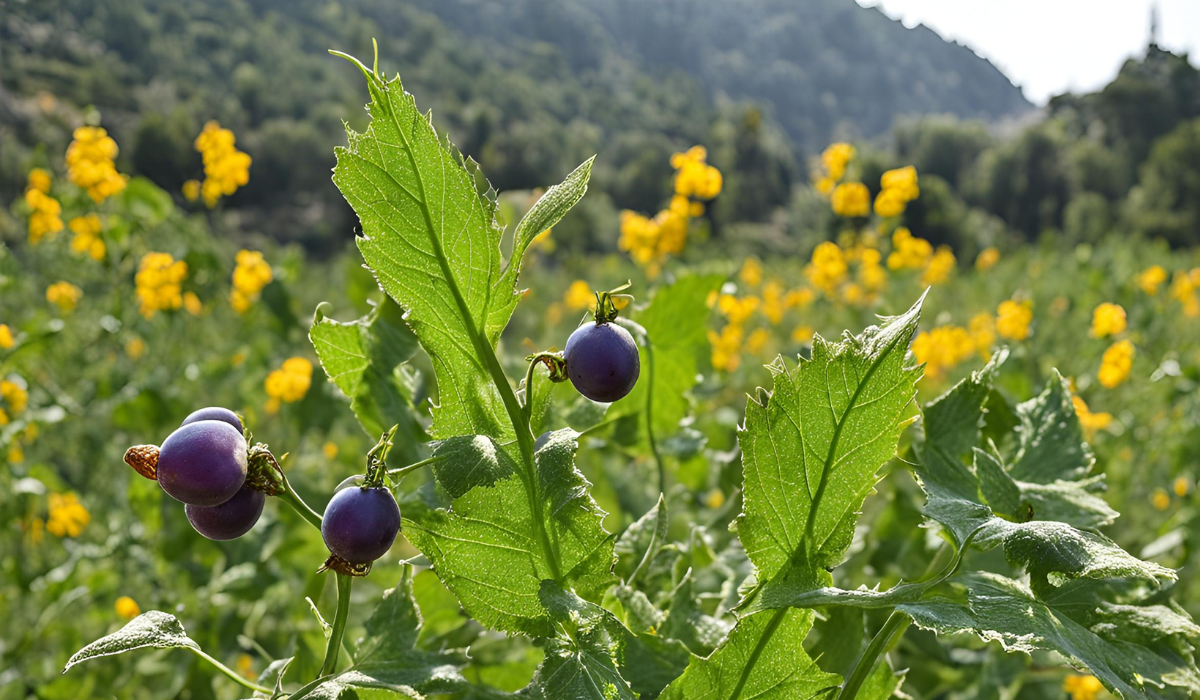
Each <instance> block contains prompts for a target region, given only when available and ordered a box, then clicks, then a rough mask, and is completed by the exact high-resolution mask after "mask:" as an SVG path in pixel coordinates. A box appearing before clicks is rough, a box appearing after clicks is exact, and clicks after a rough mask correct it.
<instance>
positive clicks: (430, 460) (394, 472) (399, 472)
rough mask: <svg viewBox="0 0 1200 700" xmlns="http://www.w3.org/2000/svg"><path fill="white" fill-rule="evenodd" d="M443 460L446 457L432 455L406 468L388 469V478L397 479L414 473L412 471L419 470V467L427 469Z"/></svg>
mask: <svg viewBox="0 0 1200 700" xmlns="http://www.w3.org/2000/svg"><path fill="white" fill-rule="evenodd" d="M445 459H446V455H434V456H432V457H426V458H425V459H423V460H421V461H420V462H413V463H412V464H410V465H408V466H406V467H398V468H396V469H389V470H388V476H390V477H392V478H393V479H398V478H400V477H402V476H404V475H405V474H407V473H409V472H414V471H416V470H418V469H420V468H421V467H427V466H429V465H430V464H437V463H438V462H441V461H443V460H445Z"/></svg>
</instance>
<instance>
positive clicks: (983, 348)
mask: <svg viewBox="0 0 1200 700" xmlns="http://www.w3.org/2000/svg"><path fill="white" fill-rule="evenodd" d="M995 340H996V330H995V321H994V320H993V319H992V317H991V315H990V314H987V313H981V314H977V315H975V316H974V317H972V318H971V321H970V323H968V324H967V327H966V328H963V327H962V326H955V325H946V326H939V327H937V328H934V329H933V330H931V331H922V332H921V333H918V334H917V337H916V338H913V343H912V352H913V356H914V357H915V358H916V359H917V362H919V363H922V364H924V365H925V376H926V377H928V378H929V379H930V380H931V381H936V380H938V379H941V378H942V377H944V376H945V374H946V372H947V371H948V370H950V369H952V368H953V367H954V366H955V365H957V364H959V363H960V362H962V361H964V360H966V359H967V358H969V357H972V356H974V355H975V354H979V355H980V356H981V357H983V358H984V359H987V358H988V357H990V356H991V352H992V344H993V343H994V342H995Z"/></svg>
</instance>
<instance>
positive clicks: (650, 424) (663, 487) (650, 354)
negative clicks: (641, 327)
mask: <svg viewBox="0 0 1200 700" xmlns="http://www.w3.org/2000/svg"><path fill="white" fill-rule="evenodd" d="M641 335H642V342H643V343H645V345H646V365H647V370H648V371H647V372H646V381H648V382H649V384H648V385H647V386H646V437H647V439H648V440H649V442H650V454H652V455H654V466H655V467H656V468H657V470H658V492H659V493H666V492H667V470H666V468H665V467H664V466H663V459H662V455H661V454H659V452H658V440H656V439H655V437H654V348H653V347H651V345H650V336H649V335H648V334H646V333H642V334H641Z"/></svg>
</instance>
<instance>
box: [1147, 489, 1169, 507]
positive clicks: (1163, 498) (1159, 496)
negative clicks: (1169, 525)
mask: <svg viewBox="0 0 1200 700" xmlns="http://www.w3.org/2000/svg"><path fill="white" fill-rule="evenodd" d="M1150 502H1151V503H1153V504H1154V507H1155V508H1156V509H1158V510H1166V509H1167V508H1170V507H1171V495H1170V494H1168V493H1167V490H1166V489H1164V488H1162V487H1161V486H1160V487H1159V488H1156V489H1154V494H1153V495H1152V496H1151V497H1150Z"/></svg>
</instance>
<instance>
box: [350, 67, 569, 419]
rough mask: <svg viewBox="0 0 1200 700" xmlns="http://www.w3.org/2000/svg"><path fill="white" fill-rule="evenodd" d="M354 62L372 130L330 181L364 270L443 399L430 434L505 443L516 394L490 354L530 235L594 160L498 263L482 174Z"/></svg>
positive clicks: (560, 208) (531, 220)
mask: <svg viewBox="0 0 1200 700" xmlns="http://www.w3.org/2000/svg"><path fill="white" fill-rule="evenodd" d="M351 60H353V59H351ZM354 62H355V64H356V65H358V67H359V68H360V69H361V70H362V72H363V74H364V75H365V76H366V77H367V84H368V87H369V89H370V94H371V102H370V104H369V105H368V106H367V110H368V112H369V113H370V115H371V125H370V127H369V128H368V129H367V130H366V131H365V132H363V133H357V132H355V131H353V130H350V129H348V130H347V137H348V140H349V143H348V145H347V146H346V147H345V148H339V149H338V150H337V166H336V167H335V168H334V174H333V180H334V183H335V184H337V186H338V188H339V189H340V190H341V192H342V194H343V196H345V198H346V200H347V201H348V202H349V203H350V205H351V206H352V207H353V208H354V211H355V213H357V214H358V218H359V221H360V222H361V223H362V235H361V236H360V237H359V238H358V239H357V241H358V247H359V250H360V251H361V252H362V255H363V258H364V259H365V260H366V262H367V266H368V267H369V268H370V269H371V271H372V272H373V273H374V275H375V277H376V279H378V281H379V284H380V286H382V287H383V289H384V290H385V291H386V292H387V293H388V294H389V295H390V296H391V297H392V298H393V299H395V300H396V301H397V302H398V303H399V304H400V305H401V306H402V307H404V309H405V310H406V311H407V315H406V316H405V320H406V322H407V323H408V325H409V326H410V327H411V328H412V330H413V331H414V332H415V333H416V335H417V338H418V339H419V341H420V343H421V346H422V347H423V348H424V349H425V351H426V353H428V355H429V357H430V359H431V360H432V363H433V367H434V374H435V375H436V378H437V385H438V398H439V404H438V405H437V406H436V407H435V408H434V422H433V427H432V433H433V435H434V436H435V437H438V438H447V437H454V436H458V435H486V436H489V437H493V438H498V439H504V438H510V437H512V436H513V435H514V426H513V425H512V422H511V420H509V418H508V417H507V416H506V415H505V413H506V411H511V410H512V409H513V406H506V405H505V401H506V400H508V401H509V402H510V403H511V402H512V401H513V399H512V398H511V393H512V392H511V389H510V388H509V387H504V388H503V389H501V387H500V386H499V384H498V383H497V382H498V381H500V380H501V379H502V378H501V376H500V375H501V372H500V368H499V364H498V363H497V362H496V359H495V355H494V351H493V348H494V347H495V344H496V342H497V340H498V339H499V337H500V333H501V331H503V330H504V327H505V326H506V325H507V324H508V321H509V318H510V317H511V315H512V312H513V310H514V309H515V308H516V304H517V300H518V298H519V295H518V291H517V289H516V286H515V285H516V282H517V275H518V271H519V267H520V264H521V256H522V255H523V254H524V251H525V248H526V246H527V245H528V243H529V240H531V238H532V236H534V235H536V234H537V233H538V232H540V231H539V229H544V228H548V227H549V226H551V225H553V224H554V223H555V222H556V221H557V220H558V219H559V218H561V216H562V215H563V214H565V213H566V211H567V210H568V209H569V208H570V206H571V205H573V204H574V203H575V202H576V201H578V199H579V198H580V197H581V196H583V193H584V191H585V190H586V188H587V180H588V177H589V175H590V172H591V168H590V161H589V162H588V163H585V164H584V165H583V166H581V167H580V168H579V169H578V170H576V171H575V172H574V173H572V174H571V176H570V177H569V178H568V179H567V181H566V182H564V183H563V184H562V185H559V186H558V187H556V188H552V189H551V190H550V191H549V192H547V193H546V195H545V196H544V197H543V200H544V201H545V203H544V204H543V203H542V202H539V203H538V205H535V206H534V207H533V209H532V210H531V212H530V214H529V215H528V216H527V223H526V222H523V223H522V225H519V226H518V229H517V235H516V238H515V241H514V247H513V252H512V255H511V256H510V259H509V260H508V263H507V266H506V265H505V263H504V261H503V260H502V257H501V252H500V240H501V236H502V234H503V229H502V227H501V226H500V225H499V224H498V223H497V222H496V218H495V213H496V198H495V193H494V192H493V191H492V189H491V188H490V186H489V185H488V184H487V181H486V180H485V179H484V178H483V175H482V173H480V172H479V169H478V167H477V166H476V165H475V163H474V162H472V161H470V160H469V159H466V158H464V157H463V156H462V154H460V153H459V152H458V150H457V149H455V148H454V146H453V145H451V144H450V143H449V141H447V140H445V139H443V138H442V137H440V136H439V135H438V134H437V132H436V131H435V130H434V128H433V124H432V122H431V119H430V115H423V114H421V113H420V112H419V111H418V110H417V107H416V104H415V102H414V100H413V97H412V95H410V94H408V93H407V92H405V91H404V87H403V85H402V84H401V83H400V79H399V78H398V77H395V78H393V79H391V80H387V81H385V80H384V79H383V78H382V77H380V76H379V75H376V74H375V73H373V72H372V71H370V70H368V69H367V68H366V67H365V66H363V65H362V64H360V63H358V62H357V61H354ZM505 390H507V394H508V395H507V396H506V395H505Z"/></svg>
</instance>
